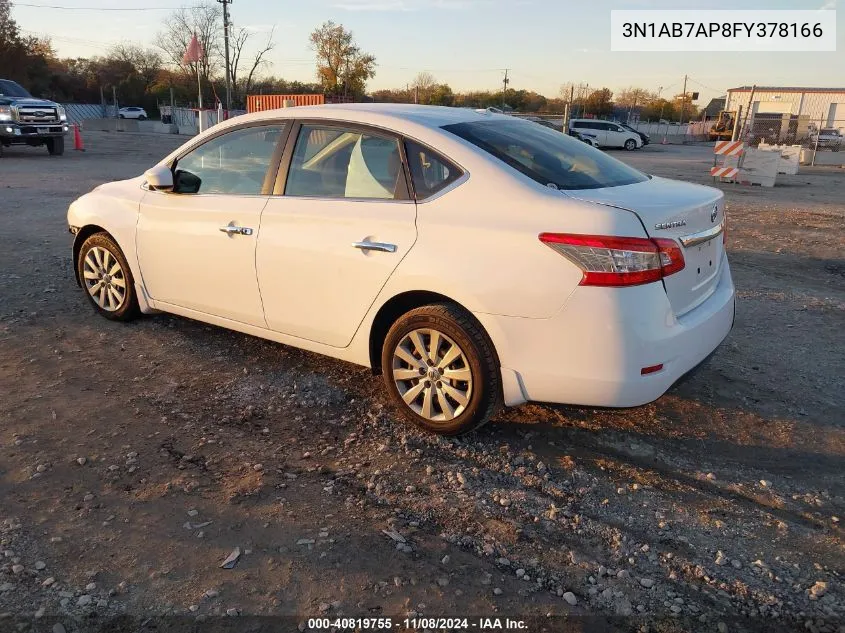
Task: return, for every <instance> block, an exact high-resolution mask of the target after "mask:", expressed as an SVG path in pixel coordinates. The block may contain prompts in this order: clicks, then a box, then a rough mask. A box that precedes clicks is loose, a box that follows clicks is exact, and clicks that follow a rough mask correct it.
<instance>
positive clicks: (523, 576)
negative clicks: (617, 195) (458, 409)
mask: <svg viewBox="0 0 845 633" xmlns="http://www.w3.org/2000/svg"><path fill="white" fill-rule="evenodd" d="M85 140H86V146H87V147H88V151H87V152H86V153H84V154H82V153H75V152H69V153H68V155H66V156H64V157H61V158H58V157H48V156H47V155H46V151H41V150H35V149H29V148H25V149H19V148H16V149H11V150H7V152H6V153H5V156H4V157H3V158H2V159H0V245H2V248H0V630H6V628H8V629H9V630H26V627H27V626H32V627H34V628H36V629H38V630H42V629H43V630H51V628H50V627H52V626H53V625H54V624H57V625H58V626H60V627H62V628H61V630H66V631H68V632H70V633H72V632H73V631H81V630H89V629H91V628H93V627H94V626H95V625H97V623H100V624H102V623H103V622H108V621H112V622H114V620H110V619H111V618H115V617H118V616H126V617H127V620H125V621H127V622H131V623H132V624H131V626H130V628H127V629H126V630H141V629H144V626H145V624H144V622H149V619H150V618H154V617H156V616H190V619H189V620H187V621H189V622H193V621H194V620H195V619H196V618H200V619H202V618H210V617H214V616H218V615H219V616H255V615H274V616H287V617H288V619H287V620H283V621H282V620H279V621H276V622H288V623H289V626H288V627H287V628H285V627H282V628H277V629H276V630H289V629H290V630H296V628H297V626H298V627H299V629H300V630H304V629H306V628H307V619H308V618H309V617H315V616H320V617H330V618H334V617H336V616H346V617H381V616H392V617H393V618H395V619H397V620H398V619H400V618H405V617H406V616H407V615H408V614H410V615H412V616H413V615H418V616H442V617H455V616H472V617H473V618H476V617H500V618H503V617H505V616H510V617H524V618H528V617H531V618H535V619H533V620H531V630H564V629H563V628H562V627H564V626H576V627H582V628H572V629H566V630H609V631H666V632H669V631H672V632H675V631H677V632H680V631H684V632H686V631H696V632H697V631H707V632H720V633H724V632H725V631H798V630H801V631H810V632H817V633H822V632H832V631H838V632H840V633H841V632H843V631H845V588H843V585H842V580H843V578H842V576H843V572H845V554H844V553H845V548H843V531H842V527H841V523H840V519H841V517H842V516H843V513H845V496H844V495H845V477H843V464H845V461H843V456H844V455H845V415H843V411H845V384H843V376H845V360H843V359H844V358H845V355H843V349H845V334H843V325H845V281H844V280H843V277H845V259H843V252H845V249H843V245H844V244H845V229H844V228H843V227H845V170H839V169H825V168H812V169H811V168H805V169H802V174H800V175H798V176H784V177H781V179H782V182H781V183H779V185H778V187H777V188H775V189H762V188H757V187H740V186H731V185H724V186H723V188H724V190H725V191H726V193H727V197H728V204H729V214H730V238H729V251H730V257H731V265H732V267H733V273H734V278H735V281H736V285H737V288H738V293H739V302H738V306H737V321H736V326H735V329H734V331H733V333H732V334H731V336H730V337H729V339H728V340H727V341H726V343H725V344H724V345H723V346H722V347H721V348H720V349H719V351H718V352H717V354H716V355H715V356H714V357H713V359H712V361H711V362H710V363H709V364H708V365H706V366H705V367H703V368H702V370H701V371H700V372H698V373H697V374H696V375H695V376H694V377H693V378H692V379H690V380H689V381H687V382H685V383H684V384H682V385H680V386H678V387H676V388H674V389H673V390H671V391H670V392H669V393H668V394H667V395H665V396H664V397H662V398H661V399H660V400H658V401H657V402H655V403H653V404H651V405H648V406H645V407H641V408H637V409H632V410H621V411H618V410H596V409H587V408H576V407H558V406H541V405H534V404H532V405H526V406H523V407H519V408H516V409H511V410H508V411H506V412H504V413H502V414H501V415H499V416H498V418H497V419H496V420H495V421H494V422H493V423H491V424H490V425H488V426H486V427H485V428H483V429H481V430H480V431H478V432H476V433H474V434H472V435H470V436H467V437H465V438H462V439H457V440H446V439H441V438H437V437H433V436H428V435H425V434H422V433H420V432H418V431H416V430H415V429H413V428H410V427H409V426H407V425H406V424H404V423H403V422H402V421H401V420H400V419H399V418H398V416H397V415H396V414H395V412H394V411H393V410H392V409H391V406H390V405H389V404H388V400H387V398H386V397H385V396H384V395H383V393H382V391H381V388H380V387H381V385H380V382H379V380H377V379H374V378H372V377H371V376H370V374H369V372H368V370H366V369H363V368H359V367H354V366H351V365H347V364H344V363H341V362H339V361H334V360H331V359H327V358H323V357H320V356H317V355H314V354H310V353H307V352H303V351H299V350H296V349H291V348H286V347H283V346H280V345H276V344H273V343H270V342H267V341H263V340H259V339H255V338H251V337H248V336H244V335H241V334H236V333H232V332H228V331H225V330H221V329H218V328H214V327H210V326H206V325H204V324H201V323H198V322H193V321H189V320H186V319H182V318H177V317H171V316H168V315H158V316H154V317H145V318H143V319H140V320H138V321H136V322H134V323H132V324H129V325H122V324H116V323H111V322H108V321H106V320H104V319H101V318H97V317H96V316H95V315H94V313H93V312H92V310H91V309H90V308H89V307H88V306H87V304H86V302H85V299H84V297H83V294H82V291H81V290H80V289H79V288H78V287H77V286H76V284H75V282H74V280H73V272H72V268H71V264H70V261H69V249H70V244H71V240H70V236H69V235H68V234H67V227H66V224H65V211H66V208H67V205H68V204H69V203H70V202H71V201H72V200H73V199H74V198H75V197H77V196H78V195H80V194H82V193H84V192H86V191H88V190H90V189H91V188H93V187H94V186H96V185H98V184H100V183H102V182H105V181H109V180H114V179H119V178H126V177H131V176H134V175H137V174H138V173H140V172H141V171H143V170H144V169H145V168H146V167H148V166H149V165H151V164H152V163H153V162H154V161H155V160H156V159H157V158H159V157H160V156H162V155H164V154H165V153H167V152H168V151H169V150H170V149H171V148H173V147H174V146H175V145H177V144H178V143H179V139H177V138H172V137H161V136H147V135H123V134H108V133H95V132H91V133H87V134H86V139H85ZM182 140H184V139H182ZM614 155H615V156H617V157H618V158H621V159H623V160H625V161H627V162H630V163H631V164H633V165H634V166H637V167H639V168H641V169H643V170H645V171H648V172H650V173H654V174H657V175H663V176H668V177H678V178H682V179H686V180H692V181H696V182H702V183H708V184H709V183H710V179H709V177H708V176H707V170H708V167H709V164H710V162H711V160H712V155H711V154H710V150H709V149H708V148H705V147H675V146H649V147H647V148H645V150H643V151H640V152H635V153H626V152H618V153H615V154H614ZM235 548H239V550H240V558H239V560H238V562H237V564H236V566H235V567H234V568H233V569H222V568H221V567H220V565H221V563H222V562H223V560H224V559H225V558H226V557H227V556H228V555H229V554H230V553H231V552H232V551H233V550H234V549H235ZM176 621H177V620H175V619H171V620H164V621H159V624H160V625H161V622H170V623H173V622H176ZM183 621H184V620H183ZM214 621H215V622H218V623H219V622H223V621H224V620H223V619H220V620H214ZM225 622H229V620H225ZM45 626H46V628H44V627H45ZM590 626H594V627H599V626H600V627H606V628H600V629H599V628H595V629H591V628H590ZM39 627H41V628H39ZM132 627H134V628H132ZM431 628H433V627H431ZM52 630H54V631H56V633H61V630H59V629H52ZM109 630H115V629H109ZM233 630H238V629H233ZM240 630H246V629H244V628H241V629H240Z"/></svg>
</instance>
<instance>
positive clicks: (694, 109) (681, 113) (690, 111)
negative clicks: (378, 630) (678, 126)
mask: <svg viewBox="0 0 845 633" xmlns="http://www.w3.org/2000/svg"><path fill="white" fill-rule="evenodd" d="M672 104H673V105H674V106H675V112H677V113H678V117H681V118H683V121H681V123H686V122H687V121H691V120H693V119H697V118H698V106H696V105H695V104H694V103H693V102H692V93H691V92H687V93H686V94H683V93H679V94H676V95H675V96H674V97H672ZM664 118H666V117H664Z"/></svg>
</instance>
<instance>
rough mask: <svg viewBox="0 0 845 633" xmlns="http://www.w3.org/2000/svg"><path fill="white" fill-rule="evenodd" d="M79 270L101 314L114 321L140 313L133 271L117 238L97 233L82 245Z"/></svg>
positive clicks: (83, 285)
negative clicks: (115, 239) (116, 241)
mask: <svg viewBox="0 0 845 633" xmlns="http://www.w3.org/2000/svg"><path fill="white" fill-rule="evenodd" d="M76 269H77V273H78V274H79V280H80V282H81V283H82V287H83V288H84V289H85V291H86V294H87V296H88V301H90V302H91V305H92V306H93V307H94V310H96V311H97V313H99V314H100V315H102V316H104V317H106V318H107V319H111V320H112V321H129V320H131V319H133V318H135V317H136V316H137V315H138V313H139V311H140V310H139V308H138V298H137V297H136V296H135V284H134V283H133V280H132V271H131V270H130V269H129V264H128V263H127V262H126V258H125V257H124V256H123V252H122V251H121V250H120V247H119V246H118V245H117V244H116V243H115V241H114V240H113V239H112V238H111V237H110V236H109V235H107V234H106V233H95V234H94V235H92V236H90V237H89V238H88V239H87V240H85V242H84V243H83V244H82V248H80V249H79V258H78V260H77V262H76Z"/></svg>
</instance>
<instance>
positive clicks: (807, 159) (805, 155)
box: [801, 149, 845, 167]
mask: <svg viewBox="0 0 845 633" xmlns="http://www.w3.org/2000/svg"><path fill="white" fill-rule="evenodd" d="M814 155H815V162H814V161H813V156H814ZM801 164H802V165H824V166H827V167H845V152H828V151H822V152H816V151H814V150H811V149H802V150H801Z"/></svg>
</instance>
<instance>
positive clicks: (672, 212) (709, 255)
mask: <svg viewBox="0 0 845 633" xmlns="http://www.w3.org/2000/svg"><path fill="white" fill-rule="evenodd" d="M566 193H567V194H568V195H570V196H571V197H573V198H578V199H580V200H588V201H590V202H597V203H599V204H606V205H610V206H613V207H618V208H620V209H625V210H627V211H631V212H633V213H635V214H636V215H637V216H638V217H639V218H640V221H641V222H642V223H643V226H645V230H646V233H647V234H648V235H649V237H655V238H658V237H662V238H671V239H673V240H675V241H676V242H678V243H679V244H680V245H681V250H682V252H683V254H684V262H685V266H684V269H683V270H682V271H680V272H677V273H675V274H674V275H670V276H669V277H666V278H665V279H664V280H663V285H664V286H665V288H666V294H667V295H668V297H669V303H670V304H671V305H672V309H673V311H674V312H675V315H676V316H681V315H683V314H685V313H687V312H689V311H690V310H693V309H694V308H696V307H697V306H699V305H700V304H702V303H703V302H704V301H706V300H707V298H708V297H710V295H711V294H713V292H714V291H715V290H716V286H717V285H718V283H719V277H720V273H721V266H722V259H723V254H724V243H723V239H722V235H721V231H720V229H721V228H723V222H724V220H725V196H724V194H723V193H722V192H721V191H719V190H718V189H714V188H713V187H705V186H702V185H695V184H692V183H688V182H681V181H678V180H669V179H666V178H658V177H651V178H650V179H649V180H647V181H644V182H639V183H635V184H632V185H623V186H620V187H608V188H605V189H584V190H581V191H567V192H566Z"/></svg>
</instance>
